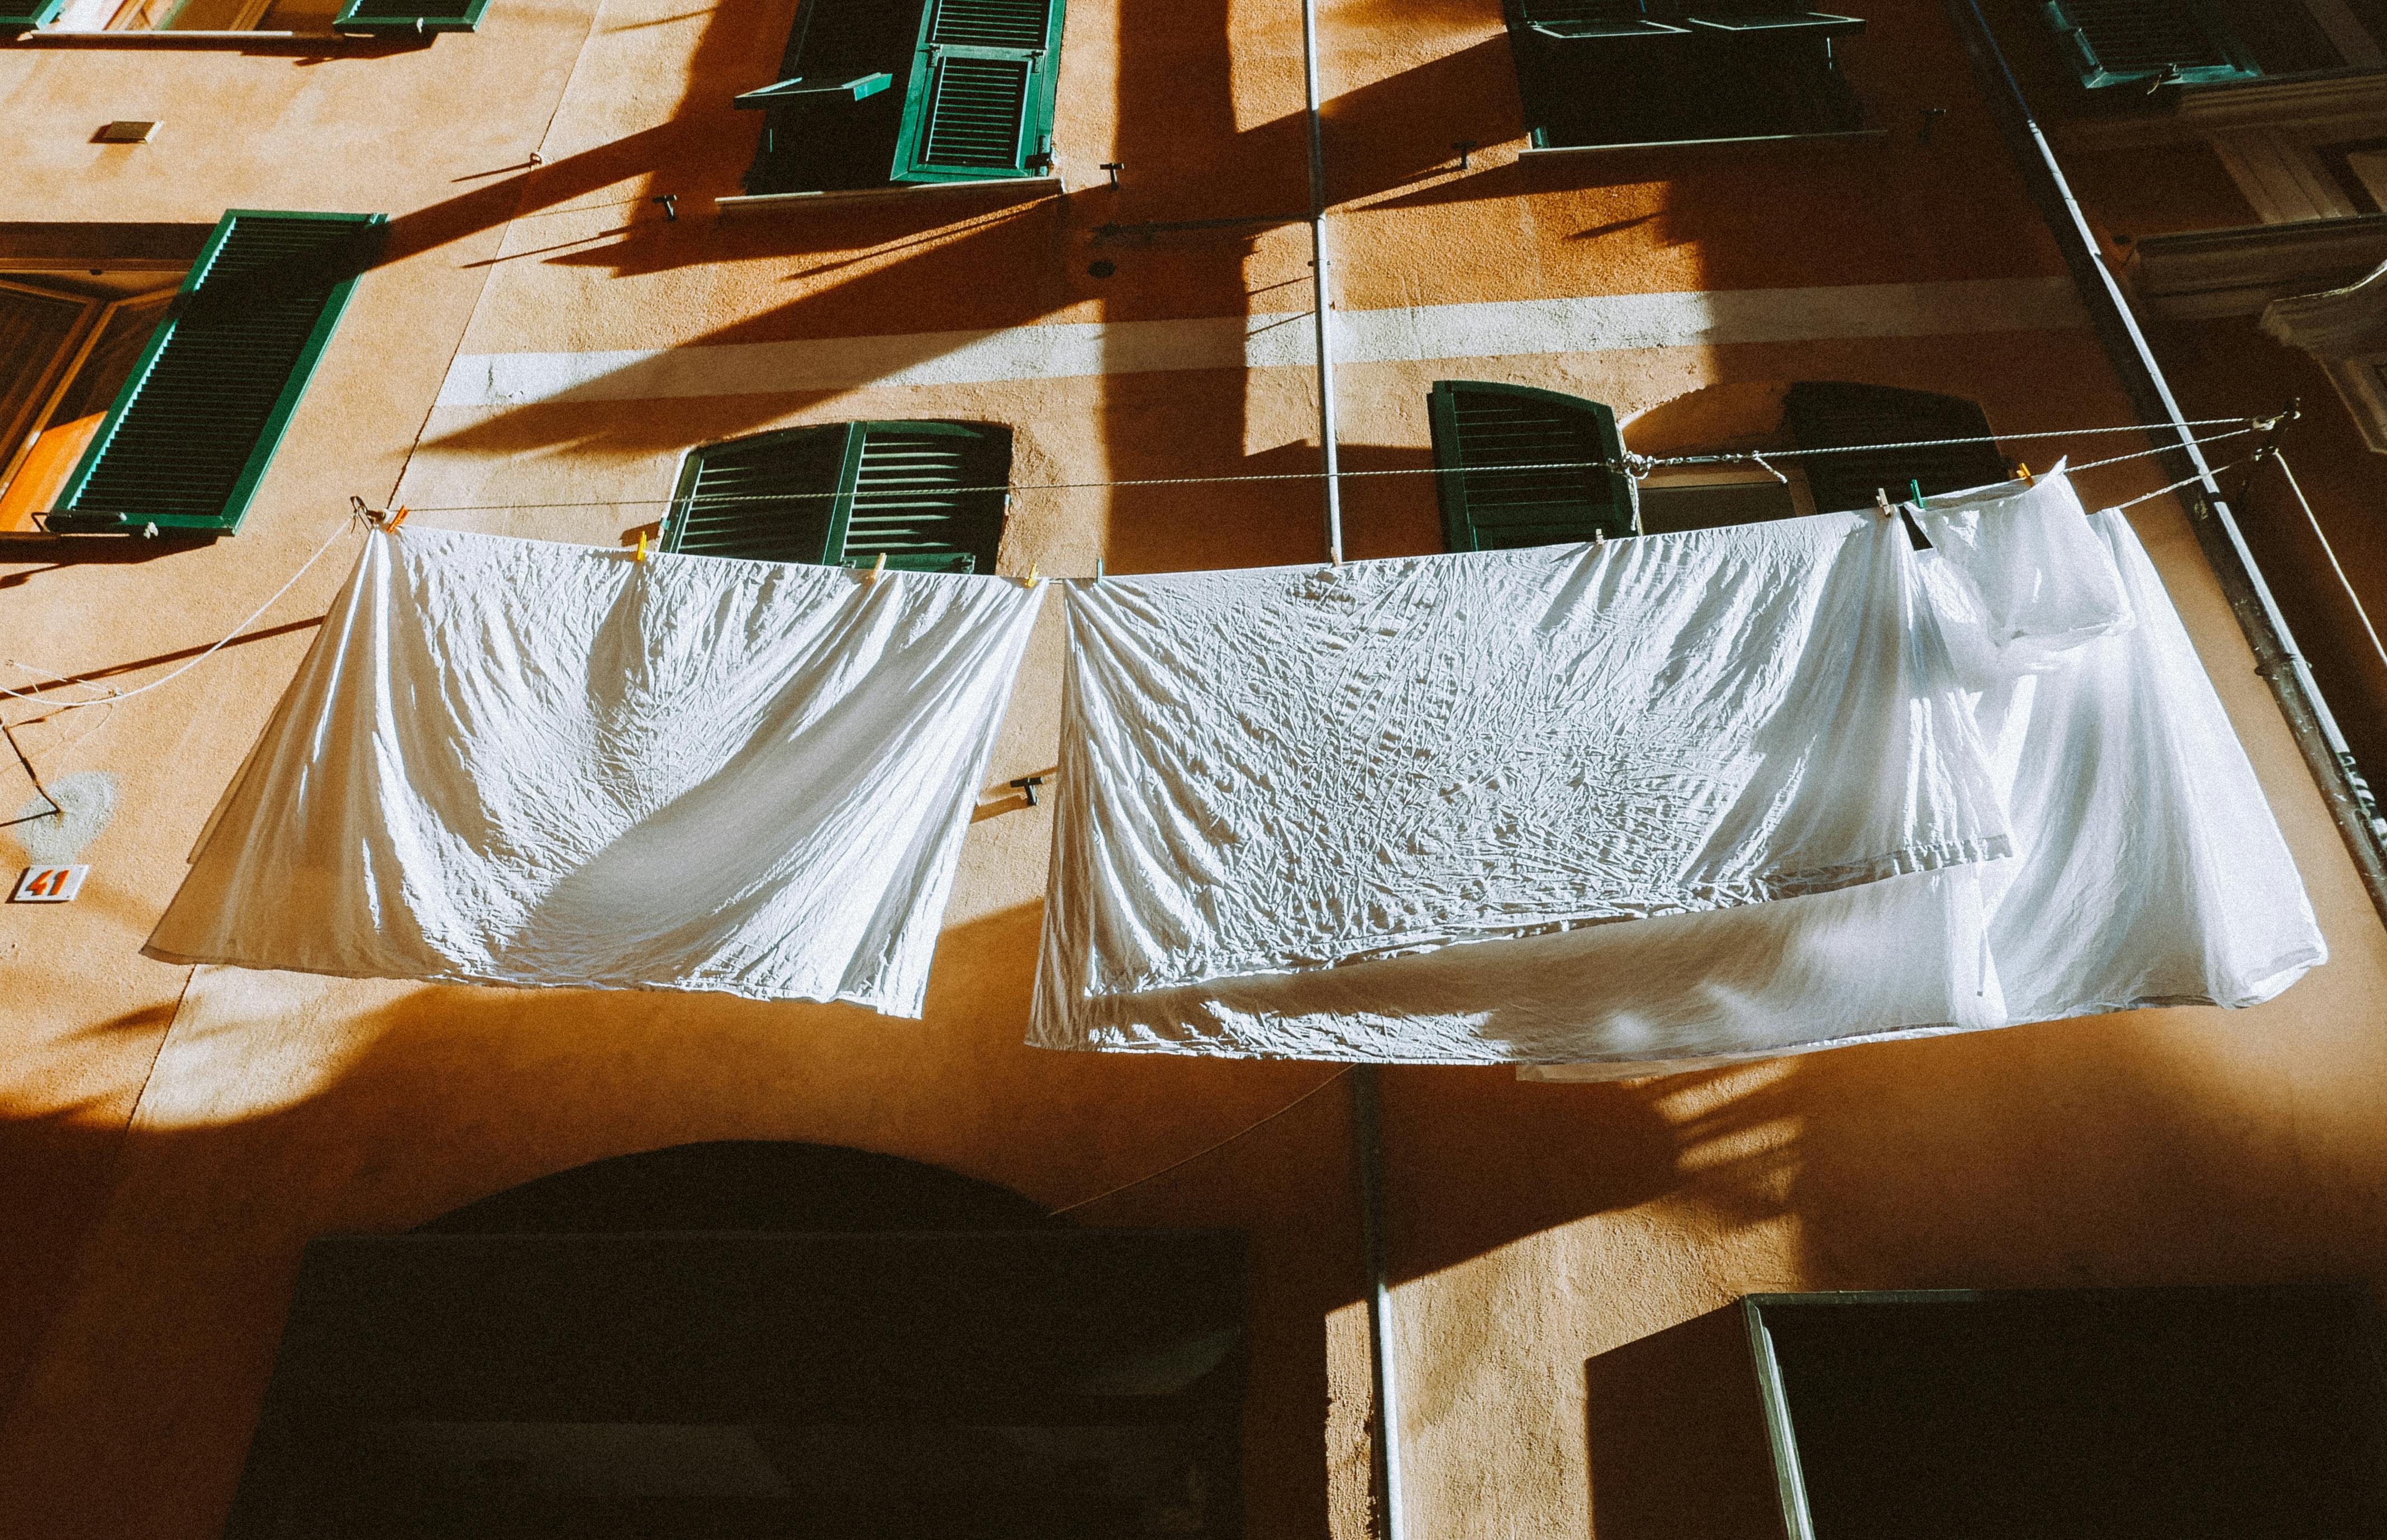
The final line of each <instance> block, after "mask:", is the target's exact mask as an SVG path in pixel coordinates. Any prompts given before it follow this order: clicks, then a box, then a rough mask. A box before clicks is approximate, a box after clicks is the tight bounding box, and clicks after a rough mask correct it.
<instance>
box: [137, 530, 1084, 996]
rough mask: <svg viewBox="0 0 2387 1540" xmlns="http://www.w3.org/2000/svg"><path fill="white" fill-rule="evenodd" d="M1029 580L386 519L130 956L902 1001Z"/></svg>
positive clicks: (917, 983)
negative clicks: (584, 541) (628, 546)
mask: <svg viewBox="0 0 2387 1540" xmlns="http://www.w3.org/2000/svg"><path fill="white" fill-rule="evenodd" d="M1041 598H1042V595H1041V594H1036V593H1031V592H1029V590H1027V589H1025V588H1023V587H1020V586H1019V585H1018V584H1016V583H1012V582H1008V581H1004V580H1002V579H997V578H992V577H975V576H966V575H945V574H924V573H899V572H890V573H887V574H883V575H882V576H880V577H878V579H877V580H876V581H875V582H871V583H864V582H861V581H859V580H857V578H856V577H855V576H854V575H853V574H850V573H847V572H844V571H842V570H840V569H835V568H827V567H818V566H801V565H790V564H782V563H777V562H740V561H728V560H721V559H715V558H708V557H698V556H685V557H683V556H663V555H658V556H655V557H653V558H651V559H650V560H649V561H648V562H644V563H638V562H631V561H629V560H627V558H626V556H625V553H622V552H618V551H607V550H600V549H592V548H589V547H585V546H570V545H557V544H551V543H549V542H545V541H534V540H517V539H507V538H499V537H496V536H482V535H467V534H455V533H447V532H442V531H437V530H428V529H410V530H407V531H405V532H404V533H403V534H402V535H391V534H374V535H373V536H368V538H367V540H366V545H365V549H364V551H363V552H362V554H361V555H360V557H359V559H358V562H357V567H356V571H355V572H354V574H352V575H351V576H350V578H349V580H348V585H347V588H346V589H345V590H344V591H343V593H342V595H341V597H340V599H339V600H337V602H335V605H334V606H333V609H332V612H331V614H330V616H329V617H328V618H327V620H326V622H325V624H324V626H323V630H322V635H321V636H320V637H319V638H318V640H317V642H316V644H315V647H314V649H313V650H312V651H311V652H310V653H309V655H308V659H307V662H306V663H305V664H304V665H303V666H302V667H301V668H300V670H299V672H298V675H297V678H296V679H295V680H294V681H293V682H292V684H291V686H290V688H289V691H288V693H287V694H286V695H285V696H284V700H283V701H282V704H281V706H280V707H279V709H278V710H277V712H276V713H275V716H274V718H273V721H272V725H271V726H269V727H268V728H267V730H266V734H265V737H264V738H263V739H262V740H261V741H260V742H259V746H258V748H257V750H256V751H253V752H252V754H251V756H250V761H249V764H248V766H247V768H246V771H245V772H244V773H243V775H242V776H241V777H240V778H239V780H238V781H237V782H236V783H235V784H234V788H233V789H231V791H230V792H229V793H228V794H227V798H226V801H225V802H224V805H223V806H222V808H221V810H220V812H219V815H218V818H217V820H216V822H215V824H214V826H213V828H212V831H211V832H210V834H209V835H208V837H207V839H205V842H204V845H203V847H202V848H201V850H200V851H199V852H197V853H196V856H195V857H194V861H193V865H192V868H191V871H190V874H189V876H188V877H187V878H186V879H185V880H184V882H183V888H182V890H181V891H180V892H179V893H177V894H176V895H175V898H174V902H173V903H172V904H171V905H170V907H169V909H168V910H167V912H166V915H165V917H164V918H163V919H161V920H160V921H159V922H158V928H157V931H156V933H155V934H153V935H152V936H151V937H150V940H149V944H148V945H147V947H146V948H145V949H144V950H145V952H146V953H148V954H149V955H150V956H153V957H158V958H161V959H163V960H166V961H169V962H176V963H193V962H212V963H232V964H237V965H239V966H246V967H259V968H290V969H297V970H300V971H305V972H313V973H330V974H341V975H347V976H354V977H372V978H424V979H438V980H449V981H460V982H472V983H489V984H527V985H556V986H571V987H581V988H610V989H672V990H715V991H724V992H727V993H731V994H739V995H745V996H748V997H751V998H755V999H807V1000H830V999H838V1000H848V1001H852V1002H855V1003H857V1004H864V1005H868V1006H872V1007H874V1008H876V1009H878V1010H881V1011H884V1012H887V1013H889V1014H890V1015H898V1016H917V1015H919V1013H920V1007H921V1001H922V997H923V994H924V993H925V991H926V989H927V983H928V961H929V955H930V953H931V951H932V950H933V948H934V947H935V944H936V938H937V931H938V928H939V925H940V923H941V917H942V914H943V910H944V905H945V899H946V895H947V893H948V892H949V890H950V889H951V887H952V882H953V874H954V865H955V863H956V861H957V860H958V858H959V854H960V850H961V843H962V838H963V834H964V832H965V830H966V827H967V825H968V822H969V818H970V814H971V810H972V808H973V807H974V806H975V804H976V801H977V796H978V792H979V787H980V784H981V782H982V780H983V777H984V775H985V768H986V763H987V759H988V756H989V753H990V751H991V746H992V742H993V738H994V734H995V731H996V729H997V727H998V726H999V724H1000V722H1001V719H1002V716H1003V712H1004V703H1005V701H1006V700H1007V698H1008V696H1009V692H1010V688H1011V682H1012V677H1013V675H1014V674H1015V673H1016V672H1017V667H1018V663H1019V658H1020V654H1021V651H1022V650H1023V649H1024V648H1025V646H1026V643H1027V639H1028V633H1029V627H1030V625H1032V624H1033V622H1034V618H1035V613H1036V607H1037V603H1038V600H1040V599H1041Z"/></svg>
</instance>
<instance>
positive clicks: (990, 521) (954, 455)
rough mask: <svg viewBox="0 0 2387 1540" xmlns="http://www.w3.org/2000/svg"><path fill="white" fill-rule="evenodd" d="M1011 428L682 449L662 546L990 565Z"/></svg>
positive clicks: (904, 427) (853, 432)
mask: <svg viewBox="0 0 2387 1540" xmlns="http://www.w3.org/2000/svg"><path fill="white" fill-rule="evenodd" d="M1010 477H1011V432H1010V430H1009V429H1007V428H1004V427H1000V426H997V425H995V424H992V423H832V424H829V425H827V426H826V427H815V428H787V429H783V430H781V431H779V432H777V433H765V434H756V435H753V436H752V437H751V438H735V439H731V440H729V441H728V442H726V443H722V444H710V445H707V446H705V447H704V448H701V449H695V450H691V451H690V452H689V454H688V459H687V461H685V462H684V463H683V464H682V465H681V467H680V477H679V488H678V490H677V491H676V493H675V494H674V495H673V500H672V510H671V515H670V517H669V519H668V520H667V521H666V522H665V526H664V530H663V549H665V550H670V551H678V552H681V553H682V554H685V555H690V556H732V557H740V558H743V559H744V560H747V561H750V562H820V563H824V564H827V565H829V566H837V565H845V566H871V565H874V564H877V562H878V559H879V558H880V557H882V556H883V557H885V558H886V565H888V566H890V567H893V568H898V569H902V570H907V571H912V572H965V573H966V572H986V573H991V572H992V571H993V570H994V562H995V556H996V553H997V551H998V549H999V548H1000V547H1001V546H1002V543H1003V521H1004V506H1005V504H1006V503H1007V502H1008V501H1009V494H1008V493H1007V492H1006V491H1005V490H1004V484H1005V483H1007V482H1008V481H1009V480H1010Z"/></svg>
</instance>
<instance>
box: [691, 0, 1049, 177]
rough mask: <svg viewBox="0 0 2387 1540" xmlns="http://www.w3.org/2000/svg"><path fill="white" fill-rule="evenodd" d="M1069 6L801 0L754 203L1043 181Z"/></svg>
mask: <svg viewBox="0 0 2387 1540" xmlns="http://www.w3.org/2000/svg"><path fill="white" fill-rule="evenodd" d="M1061 15H1062V0H802V5H801V6H800V8H799V9H798V11H797V13H796V21H795V27H794V29H793V30H792V31H791V32H789V35H788V46H787V50H786V52H785V53H784V54H783V55H782V56H781V58H780V62H779V71H778V77H777V80H776V81H773V82H769V83H766V84H763V85H760V86H758V87H757V88H756V89H754V90H752V91H749V92H746V93H745V94H744V95H740V96H739V97H738V98H737V105H738V106H739V107H744V108H751V109H753V110H756V111H759V112H761V113H762V114H763V139H762V146H761V150H760V153H759V154H757V155H756V157H755V159H754V166H753V169H752V170H751V171H749V172H748V173H747V177H746V190H747V191H748V192H749V193H751V194H768V193H797V192H826V191H845V190H853V189H859V188H865V187H883V186H890V185H895V184H899V183H967V182H989V181H1004V180H1016V179H1018V178H1023V177H1042V176H1045V175H1047V174H1048V173H1049V172H1050V171H1051V170H1052V166H1053V102H1054V91H1055V84H1056V80H1057V67H1058V65H1059V62H1060V57H1061Z"/></svg>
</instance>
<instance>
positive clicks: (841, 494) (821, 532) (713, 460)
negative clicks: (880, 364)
mask: <svg viewBox="0 0 2387 1540" xmlns="http://www.w3.org/2000/svg"><path fill="white" fill-rule="evenodd" d="M861 458H862V431H861V425H860V424H859V423H836V424H834V425H832V426H828V427H820V428H789V429H785V430H782V431H780V432H777V433H765V434H757V435H754V436H752V437H751V438H739V439H733V440H731V441H730V442H728V443H726V444H714V445H708V446H707V447H705V448H701V449H696V450H692V451H691V452H690V453H689V454H688V459H687V460H686V461H684V462H683V463H682V464H681V466H680V476H679V486H678V487H677V489H676V491H674V493H673V494H672V511H671V514H670V517H669V519H668V520H667V521H666V527H665V529H664V531H663V549H665V550H670V551H678V552H680V553H682V554H683V555H688V556H726V557H736V558H739V559H741V560H744V561H748V562H834V561H835V560H836V559H837V551H838V549H839V547H840V544H841V543H842V541H843V539H844V533H845V529H844V524H845V519H844V515H845V510H846V508H847V506H848V505H849V504H850V502H851V501H852V488H853V477H854V472H855V469H856V468H857V467H858V466H859V464H860V463H861Z"/></svg>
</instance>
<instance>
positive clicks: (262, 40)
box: [12, 31, 439, 54]
mask: <svg viewBox="0 0 2387 1540" xmlns="http://www.w3.org/2000/svg"><path fill="white" fill-rule="evenodd" d="M438 35H439V34H438V33H437V32H424V33H422V34H421V35H419V36H418V35H416V34H414V33H411V32H407V33H400V34H398V35H396V36H392V35H390V34H388V33H385V32H39V31H36V32H19V33H18V34H17V36H16V37H15V38H14V39H13V40H12V41H14V43H15V44H17V46H19V47H20V48H21V47H35V48H44V47H48V48H246V49H254V50H255V51H257V52H259V53H271V54H289V53H309V54H332V53H337V54H370V53H375V52H385V53H394V52H397V51H398V50H400V49H413V48H420V47H423V46H424V45H425V44H429V43H430V41H431V40H432V39H433V38H435V37H437V36H438Z"/></svg>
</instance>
